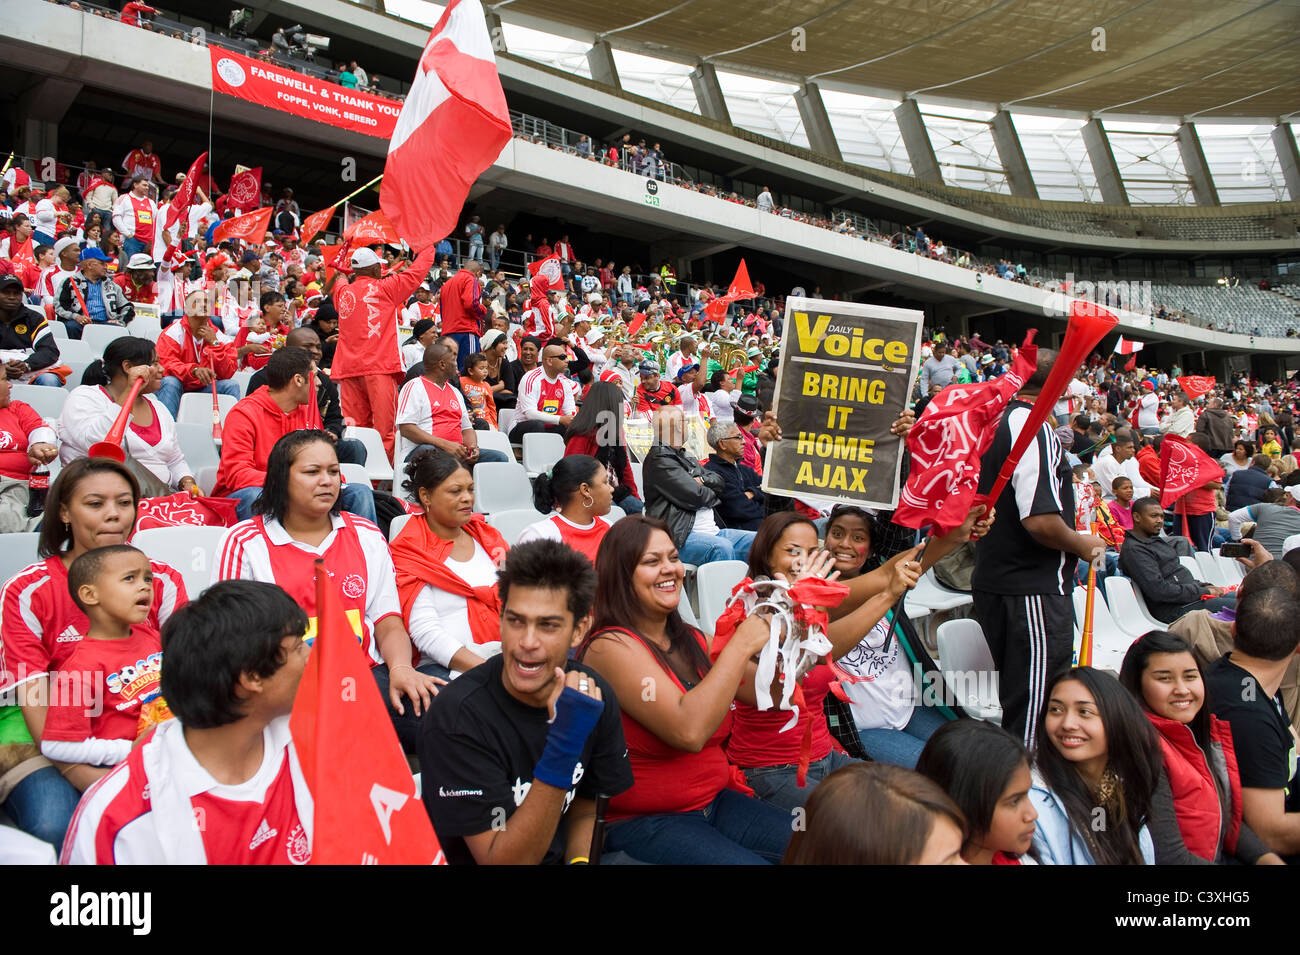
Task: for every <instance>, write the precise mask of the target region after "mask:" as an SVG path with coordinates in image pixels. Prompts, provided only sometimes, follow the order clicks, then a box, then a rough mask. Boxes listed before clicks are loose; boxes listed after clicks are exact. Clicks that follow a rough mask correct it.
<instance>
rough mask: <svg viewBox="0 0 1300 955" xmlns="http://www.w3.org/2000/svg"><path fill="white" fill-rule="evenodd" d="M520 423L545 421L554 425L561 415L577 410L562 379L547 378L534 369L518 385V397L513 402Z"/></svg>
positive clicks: (543, 373) (542, 371)
mask: <svg viewBox="0 0 1300 955" xmlns="http://www.w3.org/2000/svg"><path fill="white" fill-rule="evenodd" d="M515 407H516V409H517V410H518V413H519V418H518V420H520V421H547V422H551V423H554V422H556V421H558V420H559V418H560V416H561V415H571V414H573V413H574V411H575V410H576V409H577V406H576V404H575V403H574V400H573V391H572V390H571V389H570V388H569V387H568V386H567V384H566V379H564V378H548V377H546V371H545V370H544V369H543V368H540V367H538V368H534V369H533V370H532V371H530V372H529V373H528V374H526V375H524V379H523V381H521V382H520V383H519V397H518V400H517V401H516V402H515Z"/></svg>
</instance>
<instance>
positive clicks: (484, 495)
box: [474, 461, 533, 514]
mask: <svg viewBox="0 0 1300 955" xmlns="http://www.w3.org/2000/svg"><path fill="white" fill-rule="evenodd" d="M532 506H533V486H532V484H530V483H529V481H528V475H527V473H525V471H524V466H523V465H522V464H515V463H514V462H513V461H506V462H488V463H484V464H476V465H474V510H475V511H477V512H478V513H480V514H495V513H496V512H497V511H515V510H520V509H521V508H530V507H532Z"/></svg>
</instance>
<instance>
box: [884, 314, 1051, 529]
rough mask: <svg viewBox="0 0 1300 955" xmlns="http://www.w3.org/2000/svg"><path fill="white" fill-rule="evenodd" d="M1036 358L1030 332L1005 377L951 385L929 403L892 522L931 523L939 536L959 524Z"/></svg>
mask: <svg viewBox="0 0 1300 955" xmlns="http://www.w3.org/2000/svg"><path fill="white" fill-rule="evenodd" d="M1037 358H1038V346H1037V345H1034V344H1033V343H1032V333H1031V337H1030V338H1027V339H1026V341H1025V344H1023V345H1021V346H1020V349H1019V351H1017V352H1016V360H1015V361H1014V362H1012V364H1011V368H1010V370H1008V371H1007V373H1006V374H1005V375H1002V376H1001V377H998V378H994V379H993V380H992V381H986V382H983V383H982V384H971V385H963V384H955V385H949V386H948V387H947V388H945V389H943V391H941V392H939V393H938V394H937V395H935V396H934V397H933V398H932V399H930V403H929V404H927V405H926V406H925V411H923V412H922V413H921V417H920V418H919V419H918V420H917V422H916V424H915V425H913V426H912V429H911V430H910V431H908V432H907V449H908V451H909V452H910V453H911V455H912V462H911V466H910V470H909V471H908V475H907V483H906V484H905V485H904V486H903V491H902V493H901V494H900V495H899V498H898V509H897V510H896V511H894V523H896V524H900V525H902V526H903V527H916V528H920V527H926V526H930V525H933V527H934V533H936V534H946V533H948V532H949V531H950V530H952V529H953V528H955V527H960V526H961V523H962V521H964V520H965V519H966V514H967V513H968V512H969V511H970V509H971V505H972V504H974V503H975V494H976V492H977V491H978V490H979V483H980V458H981V457H983V455H984V452H985V451H987V450H988V447H989V445H990V444H991V443H992V442H993V436H994V434H995V433H996V432H997V427H998V422H999V421H1000V420H1001V418H1002V412H1003V410H1004V409H1005V408H1006V406H1007V402H1008V401H1010V400H1011V398H1012V397H1013V396H1014V395H1015V393H1016V392H1017V391H1019V390H1020V389H1021V388H1022V387H1023V386H1024V384H1025V382H1026V381H1028V380H1029V376H1030V375H1032V374H1033V373H1034V368H1035V367H1036V363H1037Z"/></svg>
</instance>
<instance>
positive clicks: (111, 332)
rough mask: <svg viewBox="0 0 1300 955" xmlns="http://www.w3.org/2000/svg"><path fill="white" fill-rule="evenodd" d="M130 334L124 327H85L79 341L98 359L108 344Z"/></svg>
mask: <svg viewBox="0 0 1300 955" xmlns="http://www.w3.org/2000/svg"><path fill="white" fill-rule="evenodd" d="M130 334H131V333H130V332H129V331H127V330H126V326H124V325H86V326H85V327H83V328H82V329H81V341H82V344H84V345H85V346H86V347H87V348H89V349H90V352H91V354H92V355H93V356H94V357H96V358H98V357H100V356H101V355H103V354H104V349H105V348H107V347H108V346H109V343H110V342H113V341H116V340H117V339H119V338H126V337H127V336H128V335H130ZM60 347H62V346H60Z"/></svg>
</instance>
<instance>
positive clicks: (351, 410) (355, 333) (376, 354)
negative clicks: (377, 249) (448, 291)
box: [330, 245, 477, 461]
mask: <svg viewBox="0 0 1300 955" xmlns="http://www.w3.org/2000/svg"><path fill="white" fill-rule="evenodd" d="M434 255H435V251H434V246H432V245H430V246H428V247H427V248H425V249H424V251H423V252H421V253H420V254H419V255H418V256H416V258H415V261H414V262H413V263H411V266H410V268H408V269H406V270H405V271H402V272H397V273H394V274H392V275H388V276H384V277H383V278H381V277H380V276H381V274H382V270H383V262H382V261H381V260H380V258H379V256H378V255H376V254H375V253H374V251H373V250H372V249H357V250H356V251H355V252H353V253H352V280H351V281H348V280H347V279H346V278H342V277H336V281H335V283H334V285H333V287H332V295H333V300H334V308H335V309H336V310H337V311H338V313H339V341H338V347H337V348H336V349H335V351H334V361H333V363H332V364H331V365H330V378H331V379H333V380H334V381H336V382H338V386H339V402H340V404H341V406H342V410H343V414H344V416H345V417H348V418H351V419H352V420H353V422H354V423H355V424H356V425H357V426H358V427H363V428H374V429H375V430H376V431H378V432H379V434H380V436H381V437H382V438H383V439H384V450H385V451H387V452H388V459H389V460H390V461H391V460H392V459H393V443H394V441H395V440H396V432H395V428H396V426H395V424H394V422H395V421H396V419H397V389H398V388H399V387H400V386H401V383H402V381H403V380H404V379H405V378H406V369H405V368H404V367H403V366H402V348H401V345H400V344H399V343H398V341H397V317H398V313H399V312H400V311H401V309H402V306H404V305H405V304H406V300H407V299H408V298H410V297H411V293H412V292H414V291H415V289H416V287H417V286H419V284H420V283H421V282H423V281H424V280H425V279H426V278H427V277H428V274H429V269H430V268H431V267H432V266H433V260H434ZM444 321H445V317H444ZM475 351H477V349H475Z"/></svg>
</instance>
